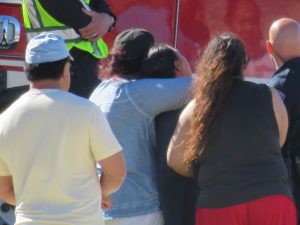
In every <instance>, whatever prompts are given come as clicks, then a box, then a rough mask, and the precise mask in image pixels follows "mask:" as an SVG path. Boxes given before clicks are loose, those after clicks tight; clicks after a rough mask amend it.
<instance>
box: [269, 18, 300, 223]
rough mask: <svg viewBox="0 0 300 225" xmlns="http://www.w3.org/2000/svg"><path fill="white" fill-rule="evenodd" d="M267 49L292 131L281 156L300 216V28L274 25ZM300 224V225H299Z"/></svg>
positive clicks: (281, 23)
mask: <svg viewBox="0 0 300 225" xmlns="http://www.w3.org/2000/svg"><path fill="white" fill-rule="evenodd" d="M267 49H268V52H269V54H270V57H271V59H272V61H273V62H274V64H275V66H276V69H277V71H276V72H275V74H274V75H273V77H272V79H271V80H270V82H269V86H271V87H274V88H276V89H277V90H278V91H279V93H280V95H281V97H282V99H283V101H284V104H285V106H286V108H287V111H288V115H289V130H288V135H287V139H286V142H285V144H284V146H283V147H282V154H283V157H284V159H285V161H286V164H287V166H288V170H289V172H290V177H291V179H292V184H293V195H294V199H295V202H296V206H297V210H298V218H299V216H300V119H299V118H300V91H299V85H300V28H299V23H298V22H297V21H295V20H292V19H289V18H282V19H279V20H277V21H275V22H274V23H273V24H272V25H271V27H270V30H269V40H268V41H267ZM299 224H300V223H299Z"/></svg>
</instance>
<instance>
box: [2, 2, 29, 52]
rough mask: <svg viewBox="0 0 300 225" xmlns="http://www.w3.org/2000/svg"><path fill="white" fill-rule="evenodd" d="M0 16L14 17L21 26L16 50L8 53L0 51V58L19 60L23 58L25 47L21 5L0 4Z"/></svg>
mask: <svg viewBox="0 0 300 225" xmlns="http://www.w3.org/2000/svg"><path fill="white" fill-rule="evenodd" d="M0 15H2V16H4V15H7V16H12V17H15V18H16V19H17V20H18V21H19V23H20V26H21V34H20V41H19V43H18V44H17V46H16V48H14V49H11V50H8V51H2V50H0V58H7V57H5V56H14V57H16V58H19V57H22V58H24V50H25V47H26V34H25V28H24V25H23V17H22V9H21V4H7V3H1V4H0Z"/></svg>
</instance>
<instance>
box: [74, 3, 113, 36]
mask: <svg viewBox="0 0 300 225" xmlns="http://www.w3.org/2000/svg"><path fill="white" fill-rule="evenodd" d="M83 11H84V12H85V13H86V14H88V15H89V16H91V18H92V21H91V22H90V23H89V24H88V25H87V26H85V27H83V28H81V29H79V32H80V34H81V36H82V37H83V38H84V39H88V40H90V41H97V40H98V39H99V38H101V37H102V36H104V35H105V33H106V32H107V30H108V28H109V26H110V23H111V20H110V19H109V16H108V15H107V14H105V13H97V12H93V11H87V10H85V9H83Z"/></svg>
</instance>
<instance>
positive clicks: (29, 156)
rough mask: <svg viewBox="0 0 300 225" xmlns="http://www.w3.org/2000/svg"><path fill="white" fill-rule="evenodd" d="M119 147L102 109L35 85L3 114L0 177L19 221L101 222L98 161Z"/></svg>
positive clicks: (96, 224) (43, 223)
mask: <svg viewBox="0 0 300 225" xmlns="http://www.w3.org/2000/svg"><path fill="white" fill-rule="evenodd" d="M120 150H121V146H120V145H119V143H118V142H117V140H116V139H115V137H114V135H113V133H112V131H111V129H110V127H109V125H108V122H107V120H106V118H105V116H104V115H103V113H102V112H101V111H100V110H99V109H98V107H97V106H96V105H94V104H93V103H91V102H89V101H87V100H86V99H83V98H80V97H77V96H75V95H73V94H70V93H67V92H65V91H62V90H57V89H43V90H38V89H32V90H30V91H29V92H27V93H25V94H24V95H23V96H22V97H20V98H19V99H18V100H17V101H16V102H15V103H14V104H13V105H12V106H11V107H10V108H9V109H7V110H6V111H5V112H4V113H3V114H2V115H1V116H0V176H12V177H13V185H14V191H15V195H16V224H30V225H31V224H35V225H46V224H72V225H74V224H80V225H83V224H86V225H102V224H103V222H102V218H101V208H100V203H101V190H100V185H99V180H98V176H97V172H96V161H99V160H102V159H105V158H107V157H109V156H111V155H113V154H115V153H117V152H119V151H120Z"/></svg>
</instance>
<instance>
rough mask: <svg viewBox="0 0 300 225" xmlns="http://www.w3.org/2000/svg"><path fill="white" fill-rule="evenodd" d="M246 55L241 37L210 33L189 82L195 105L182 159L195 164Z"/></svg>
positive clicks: (239, 72)
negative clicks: (193, 75)
mask: <svg viewBox="0 0 300 225" xmlns="http://www.w3.org/2000/svg"><path fill="white" fill-rule="evenodd" d="M246 64H247V56H246V52H245V47H244V45H243V43H242V41H241V40H240V39H239V38H238V37H237V36H236V35H234V34H229V33H228V34H221V35H219V36H217V37H214V38H213V39H212V40H211V41H210V43H209V44H208V46H207V48H206V49H205V51H204V53H203V56H202V58H201V59H200V60H199V62H198V64H197V67H196V73H197V77H196V78H195V80H194V83H193V94H194V99H195V108H194V112H193V117H192V123H191V128H190V131H189V135H188V142H187V143H188V149H187V152H186V154H185V156H184V160H185V161H186V162H188V163H191V164H193V165H197V164H198V160H201V159H202V157H203V154H204V153H205V146H206V144H207V138H208V132H209V131H210V129H211V127H212V125H213V122H214V119H215V116H216V113H217V112H218V110H219V108H220V105H221V104H222V101H223V99H224V98H226V94H227V93H228V92H229V90H230V89H231V87H232V80H233V78H236V77H237V78H242V73H243V69H244V68H245V66H246Z"/></svg>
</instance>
